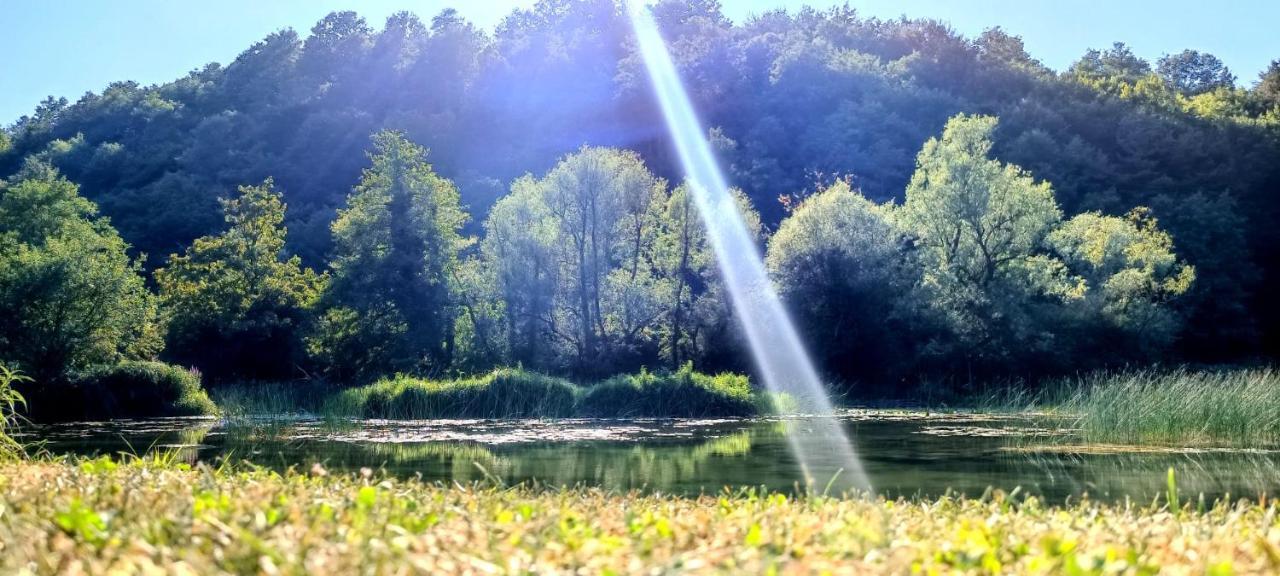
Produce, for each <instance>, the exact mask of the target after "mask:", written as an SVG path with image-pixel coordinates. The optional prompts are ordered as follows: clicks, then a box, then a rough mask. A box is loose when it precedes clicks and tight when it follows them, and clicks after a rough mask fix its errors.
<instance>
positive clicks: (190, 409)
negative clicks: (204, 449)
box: [29, 361, 218, 421]
mask: <svg viewBox="0 0 1280 576" xmlns="http://www.w3.org/2000/svg"><path fill="white" fill-rule="evenodd" d="M30 396H31V399H30V402H29V404H30V408H31V414H30V417H31V418H32V419H33V420H38V421H73V420H105V419H109V418H157V417H166V416H205V415H212V414H216V413H217V412H218V409H217V406H215V405H214V403H213V401H212V400H210V399H209V396H208V395H207V394H205V391H204V389H203V388H201V387H200V377H199V376H198V375H197V374H195V373H193V372H191V371H188V370H185V369H183V368H180V367H178V366H173V365H170V364H164V363H162V362H143V361H127V362H121V363H119V364H116V365H113V366H102V367H98V368H94V369H91V370H89V371H87V372H85V373H82V374H79V375H77V376H75V377H73V378H72V379H71V381H70V382H69V383H67V384H61V385H52V386H45V387H41V388H40V389H39V390H37V391H35V392H34V394H32V395H30Z"/></svg>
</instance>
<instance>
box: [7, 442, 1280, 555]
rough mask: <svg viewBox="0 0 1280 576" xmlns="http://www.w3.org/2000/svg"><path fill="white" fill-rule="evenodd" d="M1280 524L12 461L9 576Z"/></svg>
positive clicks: (1073, 547) (1057, 540)
mask: <svg viewBox="0 0 1280 576" xmlns="http://www.w3.org/2000/svg"><path fill="white" fill-rule="evenodd" d="M1275 512H1276V509H1275V506H1274V505H1271V504H1268V505H1265V506H1263V505H1258V504H1249V503H1239V504H1234V505H1227V504H1221V505H1218V506H1214V507H1209V508H1208V509H1206V510H1203V511H1197V510H1195V509H1193V508H1192V507H1190V506H1188V507H1186V508H1183V509H1180V510H1172V511H1170V510H1169V509H1168V507H1166V506H1163V505H1155V506H1146V507H1139V506H1133V507H1129V506H1109V505H1102V504H1096V503H1081V504H1077V505H1073V506H1070V507H1048V506H1044V505H1042V504H1040V503H1039V502H1037V501H1036V500H1034V499H1017V498H1011V497H1005V496H1003V495H1000V494H997V495H995V496H993V497H988V498H984V499H952V498H943V499H939V500H931V501H918V502H917V501H906V500H898V501H884V500H866V499H858V498H849V499H846V498H822V497H810V498H789V497H786V496H782V495H777V494H773V495H769V494H760V493H755V492H738V493H734V494H724V495H718V496H703V497H700V498H675V497H667V496H653V495H639V494H631V495H616V494H609V493H605V492H601V491H598V490H589V489H579V490H567V491H548V490H541V489H533V488H492V487H490V488H486V487H458V486H452V487H450V486H439V485H432V484H424V483H419V482H414V481H397V480H386V479H381V478H378V477H376V475H373V474H368V475H363V476H350V477H345V476H344V477H336V476H331V475H327V474H324V473H323V471H321V470H319V469H317V470H314V471H312V473H308V474H287V475H277V474H274V473H270V472H266V471H259V470H241V471H225V470H224V471H217V470H209V469H203V468H202V469H195V470H192V469H189V468H185V467H183V466H181V465H175V464H173V463H164V462H154V461H142V462H134V463H126V464H116V463H112V462H109V461H104V460H96V461H81V462H72V461H64V462H47V461H46V462H40V461H37V462H12V463H7V464H3V465H0V573H23V572H32V573H39V574H44V573H65V574H76V573H109V572H110V573H116V571H118V573H139V572H145V571H147V570H156V571H157V572H167V573H187V574H218V573H287V574H304V573H305V574H308V575H317V576H318V575H323V574H392V573H397V574H398V573H449V574H465V573H474V574H490V573H498V574H503V573H529V572H536V573H560V574H567V573H581V574H607V573H615V574H656V573H668V572H688V573H734V574H737V573H772V572H776V573H783V574H801V573H814V572H819V571H830V572H831V573H867V572H875V573H884V572H888V573H898V574H906V573H926V574H927V573H949V572H965V573H995V572H1011V573H1032V574H1034V573H1095V572H1096V573H1101V572H1107V573H1150V572H1154V571H1156V570H1159V569H1163V570H1165V571H1168V572H1169V573H1195V574H1204V573H1211V574H1226V573H1236V574H1240V573H1275V571H1276V570H1277V569H1280V552H1277V548H1280V523H1278V522H1277V518H1276V513H1275Z"/></svg>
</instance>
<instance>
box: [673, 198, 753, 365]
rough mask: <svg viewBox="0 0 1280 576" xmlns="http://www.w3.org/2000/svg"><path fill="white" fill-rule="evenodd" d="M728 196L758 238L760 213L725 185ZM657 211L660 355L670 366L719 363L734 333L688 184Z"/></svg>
mask: <svg viewBox="0 0 1280 576" xmlns="http://www.w3.org/2000/svg"><path fill="white" fill-rule="evenodd" d="M729 194H731V195H732V196H733V200H734V203H735V204H736V205H737V209H738V212H739V213H740V214H742V217H743V221H744V223H745V224H746V227H747V231H748V233H750V234H751V235H752V237H754V238H755V239H757V240H759V239H761V238H762V237H763V233H762V226H761V224H760V215H759V213H757V212H756V210H755V207H753V206H752V205H751V201H750V200H749V199H747V196H746V195H745V194H743V193H742V191H741V190H738V189H730V190H729ZM661 210H662V212H661V214H660V221H661V231H660V232H659V237H658V241H657V244H656V247H655V248H656V253H655V256H654V261H655V274H656V275H657V277H658V278H660V279H662V286H663V287H664V289H665V290H664V292H665V296H666V298H667V301H666V302H665V303H660V306H662V308H663V310H664V312H663V319H662V326H661V327H660V328H659V330H658V332H659V334H660V338H661V340H662V345H661V353H662V355H663V356H665V358H666V362H667V364H668V366H670V367H671V368H672V369H677V368H679V367H681V366H683V365H684V364H685V363H686V362H698V363H699V364H701V365H703V366H707V365H716V364H723V363H724V362H725V360H726V357H731V356H732V353H733V352H734V350H733V349H734V348H736V347H737V346H735V345H736V344H737V342H736V339H737V337H738V334H737V333H736V326H735V325H734V324H733V310H732V303H731V302H730V301H729V296H728V294H727V292H726V290H725V287H724V285H723V281H722V279H721V277H720V270H719V267H718V266H717V263H716V255H715V252H714V250H713V248H712V246H711V241H710V239H709V238H708V237H707V230H706V224H705V222H704V220H703V218H702V215H701V214H699V213H698V209H697V206H696V202H695V199H694V197H693V191H692V190H691V189H690V187H689V185H688V184H682V185H680V186H678V187H676V189H675V190H673V191H672V192H671V194H670V195H669V196H668V197H667V199H666V202H665V205H664V206H662V207H661Z"/></svg>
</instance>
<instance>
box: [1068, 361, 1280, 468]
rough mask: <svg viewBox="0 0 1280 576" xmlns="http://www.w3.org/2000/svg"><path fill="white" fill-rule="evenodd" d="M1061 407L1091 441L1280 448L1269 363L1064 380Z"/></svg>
mask: <svg viewBox="0 0 1280 576" xmlns="http://www.w3.org/2000/svg"><path fill="white" fill-rule="evenodd" d="M1060 386H1062V387H1063V389H1064V390H1066V391H1069V395H1065V396H1064V397H1065V400H1062V401H1060V402H1058V406H1059V409H1060V410H1062V411H1064V412H1068V413H1073V414H1076V415H1078V417H1079V421H1078V423H1077V428H1078V429H1079V434H1080V436H1081V438H1082V439H1083V440H1084V441H1085V442H1105V443H1111V444H1156V445H1176V446H1228V447H1240V448H1263V447H1277V446H1280V373H1277V372H1276V371H1275V370H1273V369H1270V368H1260V369H1237V370H1194V371H1193V370H1186V369H1178V370H1171V371H1150V370H1144V371H1133V372H1123V373H1115V374H1096V375H1092V376H1087V377H1084V378H1080V379H1078V380H1076V381H1073V382H1066V383H1063V384H1061V385H1060Z"/></svg>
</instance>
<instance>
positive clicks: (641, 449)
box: [20, 412, 1280, 502]
mask: <svg viewBox="0 0 1280 576" xmlns="http://www.w3.org/2000/svg"><path fill="white" fill-rule="evenodd" d="M827 420H828V421H833V422H838V423H839V424H840V425H841V426H843V427H844V428H845V431H846V432H848V433H849V435H850V436H851V437H853V438H854V439H855V442H856V443H857V446H856V448H857V450H858V452H859V455H860V456H861V457H862V460H863V464H864V469H865V471H866V473H867V475H868V476H869V481H870V482H871V483H872V484H873V485H874V486H875V487H876V491H877V492H878V493H880V494H885V495H889V496H908V497H910V496H916V495H920V496H940V495H943V494H946V493H947V492H949V491H950V492H954V493H964V494H968V495H970V496H978V495H981V494H982V493H983V492H984V490H986V488H987V487H988V486H992V487H995V488H999V489H1003V490H1006V491H1012V490H1013V489H1015V488H1018V487H1021V489H1022V493H1024V494H1036V495H1040V496H1042V497H1045V498H1047V499H1050V500H1052V501H1058V502H1061V501H1063V500H1065V499H1066V498H1067V497H1068V496H1070V497H1072V499H1078V498H1079V497H1080V496H1082V495H1084V494H1086V493H1087V494H1089V495H1090V497H1091V498H1094V499H1099V500H1113V501H1120V500H1123V499H1124V498H1125V497H1130V498H1132V499H1134V500H1137V501H1144V502H1149V501H1150V500H1151V498H1153V497H1155V496H1156V495H1163V494H1164V493H1165V489H1166V484H1165V482H1166V470H1167V469H1168V468H1169V467H1170V466H1172V467H1174V468H1175V469H1176V471H1177V478H1178V485H1179V489H1180V491H1181V492H1182V494H1183V497H1184V499H1185V498H1192V499H1194V498H1195V497H1196V496H1197V495H1198V494H1199V493H1201V492H1203V493H1204V494H1205V497H1206V499H1208V500H1212V499H1214V498H1217V497H1221V496H1224V495H1225V494H1227V493H1230V494H1232V495H1233V496H1236V497H1250V498H1254V497H1257V496H1258V495H1259V494H1260V493H1268V494H1272V495H1274V494H1280V454H1276V453H1269V452H1245V453H1240V452H1234V453H1233V452H1186V453H1155V454H1144V453H1127V454H1126V453H1112V454H1071V453H1062V452H1059V451H1055V450H1028V448H1029V447H1035V446H1038V445H1044V444H1045V443H1047V442H1049V441H1050V440H1051V439H1052V435H1054V434H1063V433H1064V432H1063V431H1062V430H1060V429H1058V428H1057V426H1058V425H1059V424H1061V422H1060V421H1055V420H1043V421H1037V420H1032V419H1026V418H996V417H986V416H971V415H961V416H937V415H933V416H928V417H926V416H924V415H923V414H913V413H892V412H855V413H850V414H846V415H843V416H842V417H840V418H838V419H834V420H833V419H827ZM790 424H792V425H795V426H804V425H805V421H804V420H797V421H791V422H790ZM787 426H788V422H784V421H779V420H772V419H753V420H561V421H476V420H465V421H464V420H453V421H442V420H441V421H418V422H412V421H411V422H401V421H397V422H388V421H360V422H353V423H347V424H344V425H342V426H334V425H331V424H326V423H324V422H322V421H319V420H312V419H302V420H295V421H291V422H287V423H282V422H278V421H277V422H270V423H269V422H257V423H256V424H254V425H234V426H227V425H224V424H221V423H218V422H215V421H212V420H205V421H200V420H181V419H175V420H151V421H121V422H108V423H77V424H67V425H58V426H41V427H37V428H34V429H28V430H27V431H26V433H25V434H24V435H23V436H21V437H20V439H21V440H23V441H25V442H28V443H33V442H42V443H43V447H44V448H45V449H46V450H48V451H50V452H53V453H55V454H68V453H72V454H82V455H94V454H109V455H113V454H118V453H121V452H124V453H144V452H147V451H148V450H177V451H178V452H179V454H180V455H181V457H182V458H183V459H184V460H186V461H188V462H196V461H202V462H209V463H218V462H221V461H222V460H223V459H230V460H232V461H236V462H241V461H244V462H251V463H254V464H257V465H261V466H266V467H270V468H274V469H279V470H283V469H286V468H288V467H290V466H293V467H297V468H300V469H302V470H304V471H305V470H309V469H310V468H311V465H312V464H313V463H315V462H321V463H323V464H324V465H325V466H326V467H327V468H328V469H329V470H330V471H334V472H342V471H347V472H350V471H356V470H359V469H360V468H362V467H369V468H373V469H375V470H377V469H381V470H385V471H386V473H388V474H391V475H394V476H398V477H404V478H409V477H414V476H421V477H422V478H423V479H426V480H429V481H442V482H453V481H458V482H463V483H466V482H473V481H474V482H480V481H490V482H491V481H494V480H495V479H496V480H500V481H501V482H503V483H505V484H519V483H526V482H537V483H539V484H542V485H550V486H592V487H603V488H606V489H610V490H617V491H627V490H633V489H634V490H646V491H655V492H663V493H677V494H683V495H696V494H699V493H703V492H706V493H716V492H719V491H720V490H722V489H724V488H725V487H726V486H727V487H730V488H740V487H752V486H754V487H760V486H763V487H766V488H769V489H772V490H782V491H793V490H795V489H796V488H797V484H796V483H797V480H798V478H797V475H796V466H797V461H796V459H795V457H794V455H793V452H792V450H791V449H790V446H789V443H788V441H787V439H786V438H785V429H786V427H787ZM810 457H811V458H815V459H816V460H815V461H814V462H813V463H814V464H815V465H818V466H835V465H838V463H837V462H834V461H823V460H821V456H820V455H811V456H810ZM818 489H819V490H821V487H818Z"/></svg>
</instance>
